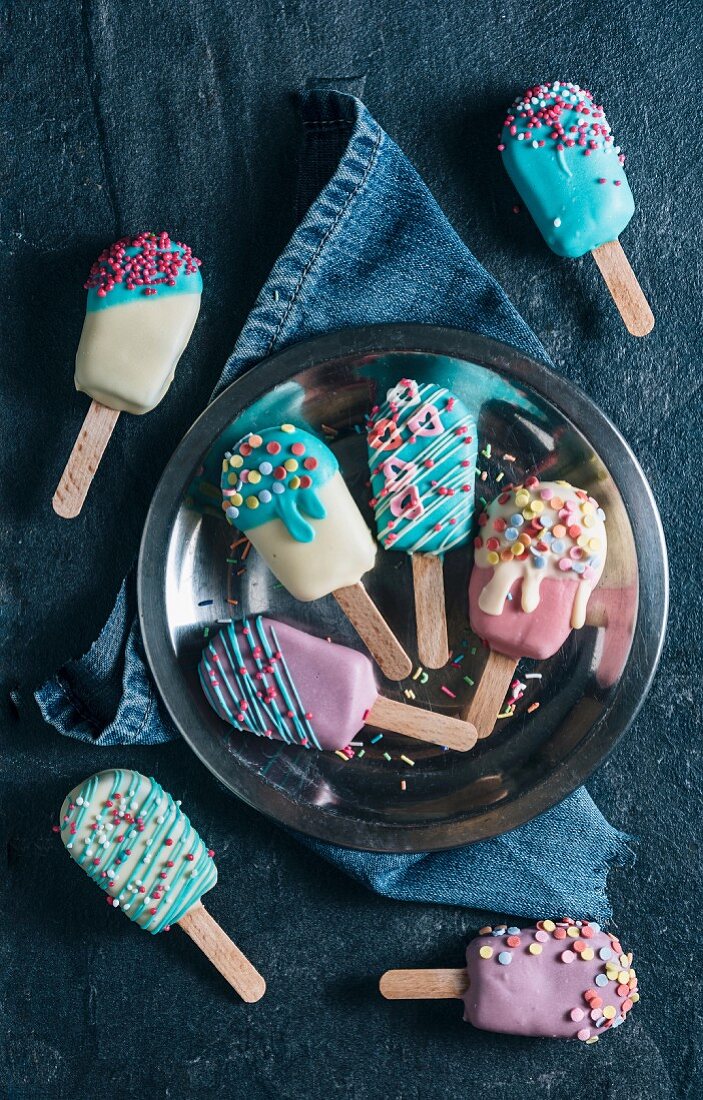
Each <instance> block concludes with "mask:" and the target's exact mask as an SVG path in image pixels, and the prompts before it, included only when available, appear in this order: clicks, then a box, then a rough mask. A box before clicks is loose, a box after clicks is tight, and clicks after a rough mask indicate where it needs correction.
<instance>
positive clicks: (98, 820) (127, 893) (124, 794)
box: [59, 768, 266, 1001]
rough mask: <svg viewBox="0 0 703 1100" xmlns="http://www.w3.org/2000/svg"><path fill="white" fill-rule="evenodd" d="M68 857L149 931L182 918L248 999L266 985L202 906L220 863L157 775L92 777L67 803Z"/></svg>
mask: <svg viewBox="0 0 703 1100" xmlns="http://www.w3.org/2000/svg"><path fill="white" fill-rule="evenodd" d="M59 829H60V833H61V839H62V840H63V842H64V844H65V845H66V848H67V849H68V852H69V855H70V856H71V858H72V859H74V860H75V861H76V863H78V864H79V866H81V867H82V868H83V870H84V871H85V872H86V874H88V875H89V876H90V878H91V879H92V880H93V882H95V883H96V884H97V885H98V886H99V887H100V889H101V890H104V891H105V892H106V893H107V895H108V903H109V904H110V905H112V906H114V908H116V909H117V908H118V909H121V910H122V912H123V913H124V914H125V915H126V916H127V917H129V919H130V920H132V921H134V922H135V923H136V924H138V925H139V926H140V927H141V928H144V929H145V930H146V931H147V932H151V933H153V934H156V933H157V932H163V931H165V930H166V929H167V928H169V927H170V926H171V925H174V924H179V925H180V927H181V928H182V929H183V930H184V931H185V932H186V933H187V934H188V935H189V936H190V938H191V939H192V940H193V941H194V942H195V943H196V944H197V945H198V947H199V948H200V949H201V950H202V951H203V952H204V953H205V954H206V955H207V957H208V958H209V959H210V961H211V962H212V963H213V965H214V966H216V967H217V969H218V970H219V971H220V973H221V974H222V976H223V977H224V978H225V979H226V980H227V981H228V982H229V984H230V985H231V986H232V987H233V988H234V989H236V990H237V992H238V993H239V995H240V996H241V997H242V998H243V999H244V1000H245V1001H258V1000H259V999H260V998H261V997H263V995H264V992H265V990H266V983H265V982H264V979H263V978H262V977H261V975H260V974H259V973H257V971H256V970H255V969H254V967H253V966H252V964H251V963H250V962H249V960H248V959H246V958H245V957H244V955H243V954H242V952H241V951H240V950H239V949H238V948H237V947H235V945H234V944H233V943H232V941H231V940H230V939H229V938H228V937H227V936H226V935H225V933H224V932H223V931H222V929H221V928H220V927H219V925H218V924H216V922H215V921H214V920H213V919H212V917H211V916H210V915H209V913H208V912H207V911H206V910H205V908H204V907H203V904H202V902H201V900H200V899H201V898H202V896H203V894H205V893H207V891H208V890H211V889H212V887H213V886H214V885H215V883H216V882H217V868H216V867H215V862H214V860H213V858H212V856H213V853H212V852H211V851H209V850H208V849H207V848H206V847H205V845H204V843H203V841H202V840H201V839H200V837H199V836H198V834H197V833H196V831H195V829H194V828H193V826H192V825H191V823H190V821H189V820H188V818H187V817H186V815H185V814H184V813H183V811H182V810H181V808H180V804H179V803H177V802H174V800H173V798H172V797H171V795H170V794H168V793H167V792H166V791H164V790H163V789H162V788H161V787H160V786H159V784H158V783H157V782H156V780H155V779H151V778H149V777H148V776H145V775H141V774H140V773H139V772H135V771H128V770H121V769H117V768H113V769H110V770H108V771H103V772H99V773H98V774H97V775H92V776H90V778H89V779H86V780H84V782H83V783H79V784H78V786H77V787H75V788H74V789H73V790H72V791H71V793H70V794H69V795H68V797H67V798H66V799H65V801H64V804H63V806H62V807H61V817H60V824H59Z"/></svg>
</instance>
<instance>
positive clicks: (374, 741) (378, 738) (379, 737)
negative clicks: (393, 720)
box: [371, 733, 383, 745]
mask: <svg viewBox="0 0 703 1100" xmlns="http://www.w3.org/2000/svg"><path fill="white" fill-rule="evenodd" d="M382 740H383V734H382V733H377V734H376V736H375V737H372V738H371V744H372V745H375V744H377V742H378V741H382Z"/></svg>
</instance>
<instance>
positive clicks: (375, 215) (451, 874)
mask: <svg viewBox="0 0 703 1100" xmlns="http://www.w3.org/2000/svg"><path fill="white" fill-rule="evenodd" d="M299 105H300V110H301V114H302V120H303V128H304V150H303V158H302V165H301V176H300V183H299V188H298V206H299V215H300V218H301V220H300V224H299V226H298V229H297V230H296V232H295V233H294V234H293V237H292V238H291V241H290V243H289V244H288V246H287V248H286V250H285V251H284V253H283V255H282V256H281V257H280V259H279V260H278V261H277V263H276V264H275V266H274V268H273V270H272V272H271V275H270V276H269V279H268V281H267V283H266V285H265V286H264V288H263V289H262V291H261V293H260V295H259V297H258V299H257V302H256V304H255V306H254V309H253V310H252V312H251V314H250V316H249V318H248V320H247V322H246V324H245V326H244V328H243V330H242V333H241V335H240V337H239V340H238V341H237V345H236V347H235V349H234V351H233V353H232V355H231V356H230V358H229V360H228V361H227V363H226V365H225V368H224V371H223V373H222V377H221V378H220V381H219V383H218V385H217V387H216V390H215V394H213V396H216V394H217V393H219V392H220V391H221V390H222V389H223V388H224V387H225V386H227V385H229V383H230V382H232V381H233V379H235V378H236V377H238V376H239V375H240V374H242V373H243V372H244V371H246V370H247V369H248V368H249V367H251V366H253V365H254V364H255V363H258V362H259V361H261V360H262V359H265V358H266V357H267V356H269V355H271V354H272V353H273V352H275V351H279V350H281V349H282V348H284V347H286V346H287V345H289V344H292V343H296V342H298V341H300V340H304V339H308V338H310V337H313V336H316V335H319V334H322V333H325V332H330V331H333V330H335V329H341V328H346V327H349V326H353V325H364V324H370V323H375V322H402V321H405V322H416V323H424V324H435V325H449V326H454V327H459V328H465V329H469V330H472V331H474V332H478V333H483V334H485V335H486V336H489V337H492V338H494V339H496V340H501V341H504V342H505V343H508V344H512V345H514V346H515V347H517V348H519V349H521V350H522V351H524V352H525V353H527V354H528V355H531V356H533V357H535V358H538V359H542V360H543V361H545V362H549V360H548V356H547V355H546V352H545V351H544V349H543V348H542V346H541V344H540V343H539V341H538V340H537V338H536V337H535V336H534V334H533V333H532V332H531V331H530V329H529V328H528V327H527V325H526V324H525V322H524V321H523V320H522V318H521V317H520V316H519V314H518V313H517V311H516V310H515V309H514V307H513V306H512V304H511V303H510V302H509V301H508V299H507V297H506V296H505V294H504V293H503V291H502V290H501V288H500V287H499V286H498V285H497V283H496V282H495V281H494V280H493V279H492V278H491V277H490V276H489V275H488V274H487V272H486V271H484V269H483V268H482V267H481V265H480V264H479V263H478V262H477V260H476V259H475V258H474V257H473V256H472V254H471V253H470V252H469V250H468V249H467V248H466V246H465V245H464V244H463V242H462V241H461V240H460V239H459V237H458V236H457V234H456V233H455V231H454V230H453V228H452V227H451V225H450V224H449V222H448V221H447V219H446V218H445V216H444V214H443V213H442V211H441V210H440V209H439V207H438V206H437V203H436V202H435V200H434V199H433V197H432V195H431V194H430V193H429V191H428V190H427V187H426V186H425V184H424V183H423V182H422V180H421V179H420V177H419V176H418V174H417V172H416V171H415V169H414V168H413V167H412V165H411V164H410V163H409V161H408V160H407V158H406V157H405V156H404V154H403V153H402V152H401V150H400V149H399V148H398V146H397V145H395V143H394V142H393V141H391V139H390V138H389V137H388V135H387V134H385V133H384V131H383V130H382V129H381V127H380V126H379V125H378V123H377V122H375V121H374V119H373V118H372V117H371V115H370V114H369V113H368V111H367V110H366V108H365V107H364V106H363V104H362V103H361V101H360V100H359V99H358V98H356V97H355V96H354V95H352V94H349V92H345V91H340V90H339V83H337V85H336V87H335V88H334V89H332V88H329V89H325V88H320V87H316V88H314V89H311V90H308V91H306V92H305V93H304V94H303V95H302V96H301V97H300V103H299ZM36 698H37V701H38V703H39V706H40V708H41V710H42V713H43V715H44V717H45V718H46V720H47V721H48V722H51V723H52V725H54V726H55V727H56V729H58V730H59V732H60V733H64V734H67V735H68V736H71V737H76V738H79V739H80V740H83V741H88V742H91V743H93V744H95V745H100V746H107V745H115V744H137V743H139V744H147V745H156V744H159V743H162V742H164V741H168V740H171V739H172V738H174V737H177V736H178V735H177V732H176V730H175V728H174V726H173V724H172V723H171V721H170V719H169V717H168V715H167V714H166V710H165V707H164V706H163V705H162V703H161V701H160V699H159V697H158V695H157V693H156V689H155V687H154V684H153V682H152V680H151V676H150V674H149V671H148V668H147V665H146V661H145V655H144V649H143V645H142V640H141V637H140V633H139V626H138V622H137V618H136V597H135V587H134V577H133V576H130V577H128V578H127V579H126V580H125V582H124V584H123V586H122V589H121V591H120V594H119V597H118V600H117V603H116V605H115V609H114V611H113V612H112V615H111V616H110V619H109V620H108V622H107V624H106V626H105V627H104V629H103V631H102V633H101V635H100V637H99V638H98V640H97V641H96V642H95V643H94V645H93V646H92V648H91V649H90V651H89V652H88V653H87V654H86V655H85V656H84V657H82V658H81V659H79V660H76V661H72V662H70V663H69V664H67V665H65V666H64V667H63V668H62V669H61V670H60V671H59V672H58V673H57V674H56V675H55V676H54V677H52V678H51V679H50V680H49V681H47V683H45V684H44V685H43V686H42V687H41V688H40V689H39V690H38V691H37V692H36ZM575 838H576V839H578V844H575V843H574V840H575ZM300 839H301V841H302V842H303V843H305V844H307V845H308V846H309V847H311V848H312V849H314V850H315V851H316V852H318V853H319V854H320V855H321V856H323V857H324V858H325V859H327V860H329V861H330V862H331V863H334V864H335V865H336V866H338V867H340V868H342V869H343V870H345V871H346V872H348V873H349V874H350V875H352V876H353V877H354V878H356V879H357V880H359V881H360V882H363V883H365V884H366V885H367V886H369V887H371V889H373V890H375V891H377V892H378V893H380V894H385V895H386V896H388V897H393V898H399V899H403V900H406V901H427V902H441V903H444V904H454V905H463V906H469V907H472V908H479V909H492V910H496V911H499V912H501V913H510V914H516V915H518V914H519V915H522V916H526V917H540V916H544V915H552V914H557V915H561V914H563V913H568V914H572V915H573V916H579V917H590V918H592V919H596V920H601V921H602V920H605V919H607V918H608V917H609V916H610V906H609V902H608V899H607V895H606V888H605V887H606V877H607V873H608V867H609V864H610V863H611V862H612V861H613V860H618V861H621V862H622V861H624V860H625V859H627V858H628V848H627V843H626V841H627V838H626V837H625V836H624V834H622V833H620V832H618V831H617V830H616V829H614V828H613V827H612V826H611V825H609V824H608V822H607V821H606V820H605V818H604V817H603V816H602V814H601V813H600V811H599V810H598V809H597V807H596V806H595V805H594V803H593V802H592V801H591V798H590V796H589V795H588V794H587V792H586V791H585V790H583V789H582V790H579V791H577V792H575V793H574V794H573V795H571V796H570V797H569V798H567V799H566V800H564V801H563V802H562V803H561V804H560V805H559V806H556V807H554V808H553V809H552V810H549V811H548V812H547V813H544V814H542V815H541V816H540V817H538V818H535V819H534V820H533V821H531V822H529V823H528V824H526V825H523V826H522V827H521V828H519V829H516V830H514V831H513V832H511V833H507V834H505V835H504V836H500V837H496V838H495V839H493V840H487V841H482V842H480V843H477V844H473V845H469V846H467V847H464V848H459V849H455V850H453V851H449V852H436V853H423V854H418V855H385V854H384V855H377V854H373V853H368V852H358V851H350V850H347V849H343V848H338V847H335V846H332V845H329V844H324V843H321V842H318V841H311V840H309V839H307V838H304V837H300Z"/></svg>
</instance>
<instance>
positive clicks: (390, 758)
mask: <svg viewBox="0 0 703 1100" xmlns="http://www.w3.org/2000/svg"><path fill="white" fill-rule="evenodd" d="M383 755H384V757H385V758H386V760H387V761H388V763H389V764H390V763H391V761H392V760H393V757H392V756H391V754H390V753H389V752H384V754H383Z"/></svg>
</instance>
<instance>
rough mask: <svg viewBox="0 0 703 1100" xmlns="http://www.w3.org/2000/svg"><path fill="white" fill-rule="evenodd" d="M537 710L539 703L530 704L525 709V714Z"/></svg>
mask: <svg viewBox="0 0 703 1100" xmlns="http://www.w3.org/2000/svg"><path fill="white" fill-rule="evenodd" d="M538 709H539V703H530V705H529V707H528V708H527V713H528V714H532V712H533V711H535V710H538Z"/></svg>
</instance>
